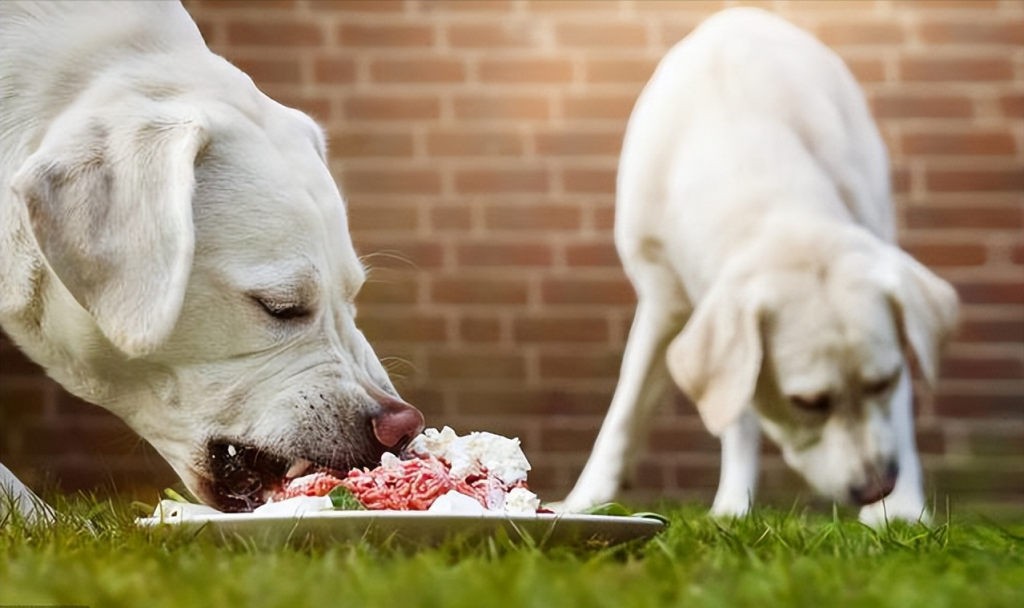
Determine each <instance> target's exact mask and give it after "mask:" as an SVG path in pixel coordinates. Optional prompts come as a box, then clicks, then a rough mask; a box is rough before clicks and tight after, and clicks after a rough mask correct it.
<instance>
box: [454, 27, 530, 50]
mask: <svg viewBox="0 0 1024 608" xmlns="http://www.w3.org/2000/svg"><path fill="white" fill-rule="evenodd" d="M535 32H536V29H535V28H532V27H529V26H526V25H525V24H521V23H472V24H465V25H463V24H452V25H449V26H448V41H449V43H451V45H452V46H453V47H456V48H485V49H491V48H504V49H508V48H525V47H529V46H530V45H532V44H533V43H534V34H535Z"/></svg>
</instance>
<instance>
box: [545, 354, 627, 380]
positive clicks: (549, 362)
mask: <svg viewBox="0 0 1024 608" xmlns="http://www.w3.org/2000/svg"><path fill="white" fill-rule="evenodd" d="M621 362H622V353H621V352H619V351H609V352H606V353H597V352H593V351H588V352H587V353H586V354H583V353H581V354H576V355H555V354H547V353H542V354H541V356H540V376H541V378H545V379H555V378H563V379H574V380H580V379H588V378H589V379H594V380H615V379H616V378H618V376H619V366H620V364H621Z"/></svg>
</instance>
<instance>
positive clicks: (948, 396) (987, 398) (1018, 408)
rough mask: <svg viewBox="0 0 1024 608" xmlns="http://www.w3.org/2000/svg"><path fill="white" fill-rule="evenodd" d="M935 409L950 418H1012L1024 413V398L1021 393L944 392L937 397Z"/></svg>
mask: <svg viewBox="0 0 1024 608" xmlns="http://www.w3.org/2000/svg"><path fill="white" fill-rule="evenodd" d="M935 411H936V412H937V413H938V414H939V415H940V416H944V417H947V416H948V417H950V418H992V419H996V420H1012V419H1014V418H1019V417H1020V416H1021V415H1024V399H1021V396H1020V395H985V394H973V393H949V392H942V393H939V394H938V395H937V396H936V398H935Z"/></svg>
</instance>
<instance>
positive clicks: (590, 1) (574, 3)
mask: <svg viewBox="0 0 1024 608" xmlns="http://www.w3.org/2000/svg"><path fill="white" fill-rule="evenodd" d="M618 8H619V7H618V6H617V5H616V3H615V2H608V0H571V2H565V1H564V0H526V10H527V11H529V12H531V13H553V12H573V13H578V14H581V15H592V14H594V12H595V11H609V12H614V11H617V10H618Z"/></svg>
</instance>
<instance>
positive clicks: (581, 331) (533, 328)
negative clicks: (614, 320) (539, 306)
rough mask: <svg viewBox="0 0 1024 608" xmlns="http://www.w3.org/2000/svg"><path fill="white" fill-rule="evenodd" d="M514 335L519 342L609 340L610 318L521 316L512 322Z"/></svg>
mask: <svg viewBox="0 0 1024 608" xmlns="http://www.w3.org/2000/svg"><path fill="white" fill-rule="evenodd" d="M512 336H513V338H514V339H515V341H516V342H517V343H525V344H529V343H536V342H607V341H608V320H607V319H605V318H604V317H597V316H590V317H588V316H582V315H573V316H564V315H558V316H544V317H538V316H532V317H520V318H517V319H515V320H514V321H513V323H512Z"/></svg>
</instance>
